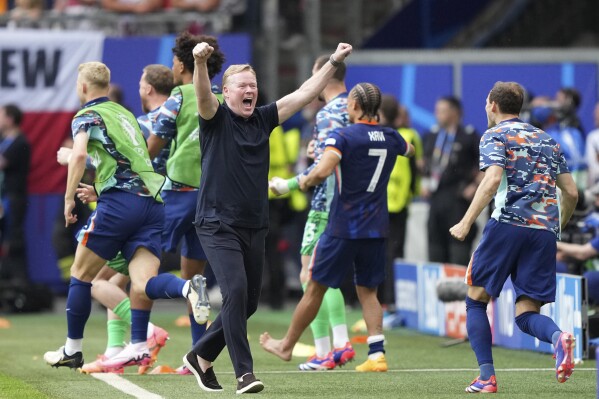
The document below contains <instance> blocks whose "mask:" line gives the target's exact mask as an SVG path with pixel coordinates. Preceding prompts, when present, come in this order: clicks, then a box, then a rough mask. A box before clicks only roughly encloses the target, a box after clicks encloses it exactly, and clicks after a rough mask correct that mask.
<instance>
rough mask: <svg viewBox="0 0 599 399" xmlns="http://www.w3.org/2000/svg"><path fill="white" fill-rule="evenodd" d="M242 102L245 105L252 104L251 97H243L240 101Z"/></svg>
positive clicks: (249, 105)
mask: <svg viewBox="0 0 599 399" xmlns="http://www.w3.org/2000/svg"><path fill="white" fill-rule="evenodd" d="M242 103H243V105H245V106H246V107H251V106H252V99H251V98H244V99H243V101H242Z"/></svg>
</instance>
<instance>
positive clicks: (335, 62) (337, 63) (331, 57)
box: [329, 54, 341, 68]
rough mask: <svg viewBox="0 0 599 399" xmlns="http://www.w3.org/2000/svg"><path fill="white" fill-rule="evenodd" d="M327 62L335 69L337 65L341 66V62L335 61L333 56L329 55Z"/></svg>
mask: <svg viewBox="0 0 599 399" xmlns="http://www.w3.org/2000/svg"><path fill="white" fill-rule="evenodd" d="M329 62H330V63H331V65H332V66H334V67H335V68H337V67H338V66H339V65H341V62H339V61H335V59H334V58H333V54H331V56H330V57H329Z"/></svg>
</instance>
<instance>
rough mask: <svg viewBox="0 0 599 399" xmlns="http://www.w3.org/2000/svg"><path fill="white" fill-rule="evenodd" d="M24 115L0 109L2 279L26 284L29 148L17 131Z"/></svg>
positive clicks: (7, 107) (16, 110) (10, 106)
mask: <svg viewBox="0 0 599 399" xmlns="http://www.w3.org/2000/svg"><path fill="white" fill-rule="evenodd" d="M22 118H23V114H22V112H21V110H20V109H19V108H18V107H17V106H16V105H14V104H8V105H4V106H3V107H1V108H0V133H1V137H2V141H0V171H1V172H0V176H1V180H2V183H1V186H0V187H1V188H0V198H2V228H1V240H2V265H1V270H2V273H1V275H2V277H5V278H6V277H10V278H14V279H21V280H27V279H28V275H27V259H26V252H25V246H26V244H25V215H26V214H27V175H28V174H29V161H30V157H31V148H30V146H29V143H28V142H27V139H26V138H25V136H24V135H23V133H22V132H21V129H20V125H21V121H22Z"/></svg>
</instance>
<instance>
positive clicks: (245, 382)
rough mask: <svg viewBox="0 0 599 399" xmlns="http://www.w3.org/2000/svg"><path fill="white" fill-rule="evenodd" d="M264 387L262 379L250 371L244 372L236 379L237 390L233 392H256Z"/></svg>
mask: <svg viewBox="0 0 599 399" xmlns="http://www.w3.org/2000/svg"><path fill="white" fill-rule="evenodd" d="M263 389H264V384H263V383H262V381H260V380H259V379H257V378H256V376H255V375H254V374H252V373H248V374H245V375H244V376H242V377H241V378H240V379H238V380H237V391H235V393H258V392H260V391H261V390H263Z"/></svg>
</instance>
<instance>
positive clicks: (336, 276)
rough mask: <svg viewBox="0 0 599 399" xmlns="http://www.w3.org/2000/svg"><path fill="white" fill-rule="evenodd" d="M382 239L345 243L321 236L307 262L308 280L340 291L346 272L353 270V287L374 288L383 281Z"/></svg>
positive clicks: (383, 244)
mask: <svg viewBox="0 0 599 399" xmlns="http://www.w3.org/2000/svg"><path fill="white" fill-rule="evenodd" d="M385 252H386V245H385V239H384V238H364V239H351V240H350V239H346V238H337V237H331V236H329V235H328V234H327V233H323V234H322V235H321V236H320V239H319V240H318V243H317V244H316V247H315V248H314V253H313V254H312V259H311V260H310V279H311V280H314V281H316V282H317V283H320V284H322V285H325V286H327V287H331V288H339V287H340V286H341V284H342V283H343V280H344V279H345V275H346V274H347V272H348V270H350V269H351V268H352V267H353V268H354V283H355V284H356V285H359V286H362V287H371V288H374V287H377V286H379V285H380V284H381V283H382V282H383V280H384V279H385Z"/></svg>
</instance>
